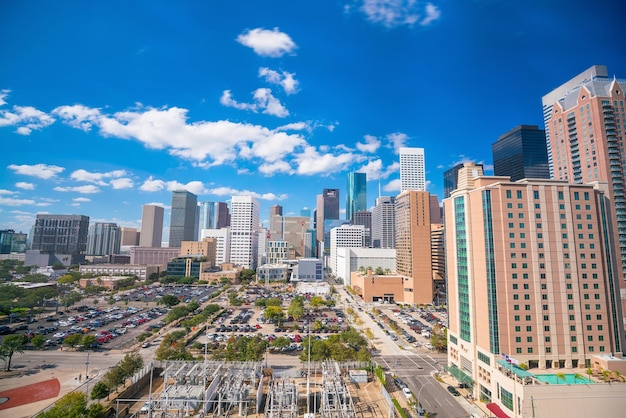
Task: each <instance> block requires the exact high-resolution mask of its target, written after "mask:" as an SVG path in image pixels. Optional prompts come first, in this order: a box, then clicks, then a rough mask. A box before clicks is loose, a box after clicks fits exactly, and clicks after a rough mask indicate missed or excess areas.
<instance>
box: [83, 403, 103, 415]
mask: <svg viewBox="0 0 626 418" xmlns="http://www.w3.org/2000/svg"><path fill="white" fill-rule="evenodd" d="M86 416H87V418H106V416H107V415H106V408H105V407H104V405H102V404H100V403H94V404H91V405H89V408H87V415H86Z"/></svg>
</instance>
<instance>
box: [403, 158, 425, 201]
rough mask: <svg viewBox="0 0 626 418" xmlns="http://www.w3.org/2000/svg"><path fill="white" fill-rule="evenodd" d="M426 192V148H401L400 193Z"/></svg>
mask: <svg viewBox="0 0 626 418" xmlns="http://www.w3.org/2000/svg"><path fill="white" fill-rule="evenodd" d="M407 190H418V191H424V190H426V168H425V164H424V148H406V147H403V148H400V193H403V192H406V191H407Z"/></svg>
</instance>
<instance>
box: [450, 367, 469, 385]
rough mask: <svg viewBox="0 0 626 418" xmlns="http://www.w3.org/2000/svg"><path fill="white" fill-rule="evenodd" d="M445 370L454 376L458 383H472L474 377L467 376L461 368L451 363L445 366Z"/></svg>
mask: <svg viewBox="0 0 626 418" xmlns="http://www.w3.org/2000/svg"><path fill="white" fill-rule="evenodd" d="M446 370H447V371H448V372H450V374H451V375H452V376H454V378H455V379H456V380H458V381H459V383H465V384H466V385H473V384H474V379H472V378H471V377H470V376H468V375H467V374H466V373H465V372H464V371H463V370H461V369H459V368H458V367H457V366H456V365H454V364H453V365H451V366H448V367H446Z"/></svg>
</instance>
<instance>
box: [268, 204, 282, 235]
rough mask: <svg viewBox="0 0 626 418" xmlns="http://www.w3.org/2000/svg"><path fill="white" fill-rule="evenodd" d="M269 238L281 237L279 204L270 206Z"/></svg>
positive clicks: (280, 208) (280, 210) (280, 209)
mask: <svg viewBox="0 0 626 418" xmlns="http://www.w3.org/2000/svg"><path fill="white" fill-rule="evenodd" d="M270 239H271V240H272V241H280V240H282V239H283V207H282V206H280V205H274V206H271V207H270Z"/></svg>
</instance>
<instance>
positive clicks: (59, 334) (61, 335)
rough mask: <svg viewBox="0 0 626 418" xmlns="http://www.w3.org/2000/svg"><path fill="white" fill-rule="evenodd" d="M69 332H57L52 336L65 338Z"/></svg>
mask: <svg viewBox="0 0 626 418" xmlns="http://www.w3.org/2000/svg"><path fill="white" fill-rule="evenodd" d="M66 336H67V334H66V333H65V332H57V333H56V334H54V335H53V336H52V338H65V337H66Z"/></svg>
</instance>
